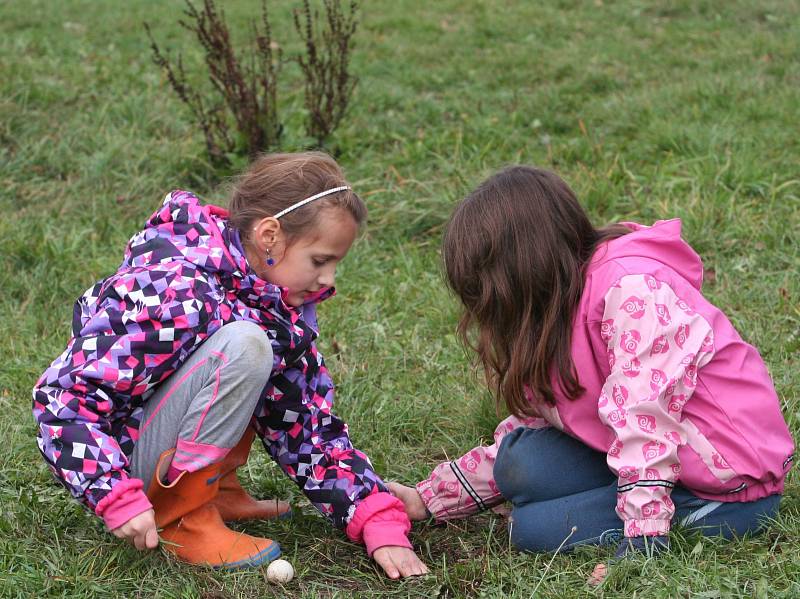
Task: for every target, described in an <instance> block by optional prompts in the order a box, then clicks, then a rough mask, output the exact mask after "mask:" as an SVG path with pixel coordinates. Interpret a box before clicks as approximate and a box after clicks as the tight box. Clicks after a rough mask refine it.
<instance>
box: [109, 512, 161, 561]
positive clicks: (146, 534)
mask: <svg viewBox="0 0 800 599" xmlns="http://www.w3.org/2000/svg"><path fill="white" fill-rule="evenodd" d="M111 534H113V535H114V536H115V537H117V538H118V539H128V540H129V541H130V542H131V543H133V546H134V547H136V548H137V549H138V550H139V551H141V550H143V549H155V548H156V547H158V529H156V513H155V512H154V511H153V510H147V511H146V512H142V513H141V514H139V515H138V516H134V517H133V518H131V519H130V520H128V521H127V522H126V523H125V524H123V525H122V526H120V527H119V528H115V529H114V530H112V531H111Z"/></svg>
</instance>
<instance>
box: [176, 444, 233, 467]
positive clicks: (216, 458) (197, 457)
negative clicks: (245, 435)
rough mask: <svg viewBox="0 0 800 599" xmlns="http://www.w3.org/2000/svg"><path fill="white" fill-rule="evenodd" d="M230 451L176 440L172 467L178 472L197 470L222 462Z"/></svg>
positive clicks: (226, 448)
mask: <svg viewBox="0 0 800 599" xmlns="http://www.w3.org/2000/svg"><path fill="white" fill-rule="evenodd" d="M230 450H231V448H230V447H217V446H216V445H209V444H206V443H193V442H191V441H184V440H183V439H178V447H177V448H176V450H175V455H174V456H173V458H172V465H173V466H175V467H176V468H177V469H178V470H186V471H195V470H199V469H200V468H204V467H205V466H208V465H209V464H213V463H216V462H220V461H222V460H223V459H224V458H225V456H226V455H228V452H230Z"/></svg>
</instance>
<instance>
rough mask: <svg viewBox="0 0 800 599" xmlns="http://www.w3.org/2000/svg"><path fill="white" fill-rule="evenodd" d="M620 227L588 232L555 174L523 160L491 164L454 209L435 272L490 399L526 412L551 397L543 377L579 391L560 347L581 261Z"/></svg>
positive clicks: (567, 341) (573, 394)
mask: <svg viewBox="0 0 800 599" xmlns="http://www.w3.org/2000/svg"><path fill="white" fill-rule="evenodd" d="M628 232H629V229H627V228H626V227H624V226H622V225H612V226H610V227H607V228H605V229H595V228H594V227H593V226H592V224H591V223H590V222H589V218H588V217H587V216H586V213H585V212H584V210H583V208H582V207H581V205H580V204H579V203H578V200H577V198H576V197H575V194H574V193H573V192H572V190H571V189H570V188H569V186H568V185H567V184H566V183H565V182H564V181H563V180H562V179H561V178H560V177H558V175H556V174H554V173H551V172H549V171H546V170H542V169H538V168H533V167H528V166H512V167H509V168H506V169H504V170H502V171H500V172H499V173H497V174H496V175H494V176H492V177H490V178H489V179H487V180H486V181H484V182H483V183H481V184H480V185H479V186H478V188H477V189H476V190H475V191H473V192H472V193H471V194H470V195H469V196H467V198H466V199H464V200H463V201H462V202H461V203H460V204H459V205H458V206H457V207H456V209H455V211H454V212H453V216H452V217H451V218H450V222H449V223H448V225H447V229H446V231H445V234H444V242H443V246H442V259H443V261H444V269H445V274H446V277H447V282H448V284H449V286H450V288H451V289H452V290H453V291H454V292H455V293H456V295H457V296H458V297H459V298H460V300H461V302H462V304H463V306H464V311H463V314H462V316H461V319H460V321H459V323H458V329H457V330H458V335H459V337H460V338H461V340H462V341H463V342H464V343H465V345H466V346H467V347H471V348H472V349H474V350H475V351H476V353H477V357H478V360H479V361H480V362H481V363H482V365H483V368H484V370H485V372H486V378H487V381H488V382H489V384H490V386H491V387H492V390H493V391H494V393H495V398H496V401H497V402H498V405H499V403H500V402H501V401H502V400H505V403H506V406H507V408H508V410H509V412H511V413H512V414H516V415H518V416H522V415H534V414H536V412H535V403H536V402H540V401H543V402H546V403H548V404H551V405H552V404H554V403H555V396H554V390H553V384H552V378H551V377H552V376H553V375H557V377H558V378H557V382H558V384H559V386H560V389H561V391H562V392H563V393H564V394H565V395H566V396H567V397H568V398H570V399H575V398H577V397H578V396H579V395H580V394H581V393H583V391H584V388H583V387H582V386H581V385H580V382H579V380H578V375H577V372H576V371H575V365H574V363H573V361H572V357H571V351H570V350H571V340H572V339H571V338H572V324H573V318H574V315H575V310H576V308H577V306H578V302H579V300H580V297H581V293H582V291H583V282H584V275H585V269H586V265H587V264H588V262H589V260H590V258H591V256H592V254H593V252H594V250H595V248H596V247H597V245H598V244H599V243H601V242H603V241H606V240H608V239H613V238H616V237H619V236H621V235H624V234H626V233H628ZM473 328H474V329H475V330H474V331H473ZM526 388H529V389H530V391H531V394H532V398H528V397H526ZM531 399H533V402H532V401H531Z"/></svg>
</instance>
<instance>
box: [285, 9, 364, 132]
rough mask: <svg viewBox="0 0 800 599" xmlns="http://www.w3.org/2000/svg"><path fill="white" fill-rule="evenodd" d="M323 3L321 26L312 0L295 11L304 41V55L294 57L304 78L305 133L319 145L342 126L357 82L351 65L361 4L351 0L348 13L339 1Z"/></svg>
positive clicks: (297, 25)
mask: <svg viewBox="0 0 800 599" xmlns="http://www.w3.org/2000/svg"><path fill="white" fill-rule="evenodd" d="M323 4H324V8H325V20H324V23H322V24H321V25H318V23H319V22H320V15H319V11H317V10H314V11H312V10H311V6H310V4H309V0H303V7H302V9H301V10H298V9H295V11H294V26H295V29H296V30H297V33H298V34H299V35H300V37H301V38H302V40H303V42H304V43H305V55H298V56H297V57H296V58H295V60H296V61H297V63H298V64H299V65H300V69H301V70H302V71H303V76H304V79H305V90H304V91H305V106H306V109H307V110H308V120H307V122H306V133H307V134H308V136H309V137H313V138H314V139H315V140H316V141H317V144H319V145H322V143H323V142H324V141H325V140H326V139H327V138H328V136H329V135H330V134H331V133H332V132H333V130H334V129H336V127H337V126H338V125H339V122H340V121H341V120H342V117H343V116H344V114H345V112H346V111H347V105H348V103H349V101H350V97H351V96H352V93H353V89H354V88H355V85H356V82H357V79H356V77H354V76H353V75H351V74H350V71H349V65H350V53H351V50H352V46H353V35H354V34H355V31H356V28H357V26H358V20H357V18H356V12H357V10H358V4H357V3H356V2H355V1H352V0H351V2H350V3H349V10H348V12H347V13H345V12H344V11H343V10H342V3H341V1H340V0H323Z"/></svg>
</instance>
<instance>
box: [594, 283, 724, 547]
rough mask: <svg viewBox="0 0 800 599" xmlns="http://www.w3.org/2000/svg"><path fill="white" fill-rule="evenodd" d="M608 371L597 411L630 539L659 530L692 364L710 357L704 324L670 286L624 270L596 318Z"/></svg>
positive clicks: (681, 437) (664, 524)
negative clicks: (608, 438) (609, 438)
mask: <svg viewBox="0 0 800 599" xmlns="http://www.w3.org/2000/svg"><path fill="white" fill-rule="evenodd" d="M600 326H601V332H600V334H601V335H602V337H603V339H604V340H605V341H606V343H607V352H608V361H609V365H610V374H609V376H608V378H607V380H606V382H605V384H604V386H603V389H602V392H601V395H600V398H599V403H598V411H599V415H600V419H601V420H602V421H603V422H604V423H605V424H606V425H607V426H608V427H609V428H610V429H611V430H612V431H613V432H614V434H615V437H616V438H615V440H614V441H613V443H612V444H611V447H610V448H609V450H608V465H609V467H610V468H611V469H612V471H614V472H615V473H616V474H617V475H618V477H619V479H618V495H617V514H618V515H619V517H620V518H621V519H622V520H623V522H624V529H625V535H626V536H628V537H638V536H651V535H664V534H666V533H667V532H668V531H669V529H670V521H671V519H672V516H673V514H674V511H675V507H674V505H673V503H672V500H671V499H670V494H671V492H672V488H673V487H674V486H675V482H676V481H677V480H678V479H679V476H680V463H679V462H678V447H679V446H680V445H681V444H683V443H684V442H685V440H686V439H685V434H684V432H683V429H682V426H681V412H682V410H683V406H684V405H685V403H686V402H687V401H688V400H689V398H690V397H691V395H692V393H693V392H694V388H695V385H696V382H697V370H698V368H700V367H701V366H703V365H704V364H706V363H707V362H708V361H709V360H710V359H711V357H712V355H713V346H714V337H713V333H712V330H711V327H710V325H709V324H708V322H707V321H706V320H705V319H704V318H703V317H702V316H700V315H699V314H697V313H696V312H694V311H693V310H692V308H691V306H690V305H689V304H687V303H686V302H685V301H684V300H683V299H681V298H679V297H678V296H677V295H676V294H675V292H674V291H673V290H672V288H671V287H670V286H669V285H668V284H666V283H664V282H662V281H658V280H656V279H655V278H653V277H652V276H649V275H626V276H624V277H622V278H621V279H620V280H619V281H618V282H617V283H616V284H615V285H614V286H613V287H611V288H610V289H609V291H608V293H607V294H606V297H605V307H604V313H603V320H602V323H600Z"/></svg>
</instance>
